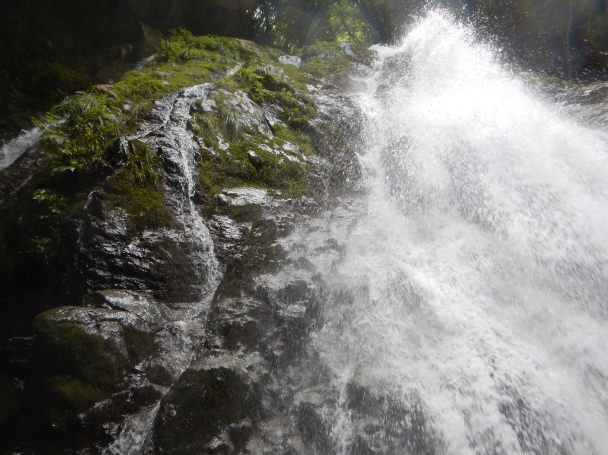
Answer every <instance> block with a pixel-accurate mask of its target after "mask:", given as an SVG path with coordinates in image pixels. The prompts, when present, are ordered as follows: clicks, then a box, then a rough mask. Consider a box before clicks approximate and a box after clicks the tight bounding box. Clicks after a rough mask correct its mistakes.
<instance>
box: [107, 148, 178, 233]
mask: <svg viewBox="0 0 608 455" xmlns="http://www.w3.org/2000/svg"><path fill="white" fill-rule="evenodd" d="M128 151H129V157H128V160H127V162H126V164H125V165H124V166H123V167H122V168H120V169H118V170H117V171H116V172H115V173H114V174H112V175H111V176H110V177H108V179H107V181H106V184H105V189H106V192H107V198H108V200H109V202H110V203H111V204H112V205H114V206H116V207H122V208H124V209H125V210H126V212H127V214H128V216H129V225H130V227H131V229H132V230H133V231H135V232H141V231H143V230H145V229H154V228H160V227H164V226H167V225H169V223H170V221H171V213H170V212H169V209H168V208H167V207H166V205H165V198H164V195H163V188H162V182H163V172H162V159H161V157H160V156H159V155H158V154H156V153H155V152H154V150H152V148H151V147H150V146H149V145H148V144H145V143H143V142H139V141H131V142H130V143H129V147H128Z"/></svg>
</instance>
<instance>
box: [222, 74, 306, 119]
mask: <svg viewBox="0 0 608 455" xmlns="http://www.w3.org/2000/svg"><path fill="white" fill-rule="evenodd" d="M278 71H280V72H281V73H283V74H279V73H278ZM218 85H219V87H220V88H223V89H225V90H228V91H236V90H239V89H240V90H244V91H245V92H246V93H247V94H248V95H249V97H250V98H251V99H252V100H253V101H255V102H256V103H258V104H264V103H274V104H277V105H278V106H280V107H281V108H282V112H281V113H280V115H279V118H280V119H281V120H283V121H284V122H286V123H287V124H288V125H289V126H290V127H292V128H298V129H301V128H304V127H306V126H307V125H308V122H309V121H310V120H312V119H314V118H316V110H315V107H314V103H313V101H312V99H311V98H310V97H309V96H308V95H307V94H306V92H307V91H308V89H307V88H306V86H305V85H304V84H302V83H301V82H299V81H297V80H294V79H290V78H288V77H287V76H286V75H285V74H284V71H283V70H282V69H281V68H278V67H277V66H276V65H268V64H266V65H265V66H259V65H254V66H246V67H243V68H241V69H239V71H237V72H236V73H235V74H234V75H233V76H232V77H228V78H225V79H224V80H222V81H221V82H220V83H219V84H218Z"/></svg>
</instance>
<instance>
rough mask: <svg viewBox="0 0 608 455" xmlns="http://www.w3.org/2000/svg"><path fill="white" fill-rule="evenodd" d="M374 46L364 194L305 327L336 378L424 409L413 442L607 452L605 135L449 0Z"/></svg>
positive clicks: (444, 448)
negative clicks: (312, 322)
mask: <svg viewBox="0 0 608 455" xmlns="http://www.w3.org/2000/svg"><path fill="white" fill-rule="evenodd" d="M376 50H377V51H378V59H377V62H376V65H375V68H374V70H373V71H371V72H370V74H369V76H368V77H366V78H364V79H363V80H362V81H361V82H362V84H361V85H362V86H364V87H365V88H364V89H361V91H360V92H359V93H356V94H355V95H354V97H355V100H356V102H357V103H358V105H359V106H360V108H361V109H362V111H363V112H364V114H365V117H366V122H367V125H366V138H367V143H366V144H365V147H364V149H365V152H364V153H363V154H362V156H361V161H362V163H363V165H364V167H365V169H366V175H367V176H366V179H367V185H368V188H369V196H368V205H367V206H368V209H367V213H366V214H364V215H363V216H362V217H361V219H360V220H359V221H358V223H357V224H356V225H355V226H354V227H353V228H352V230H351V231H350V233H349V234H348V237H347V238H346V239H345V244H346V250H345V253H344V260H343V261H342V262H341V263H340V264H338V265H337V266H335V269H332V272H331V273H329V272H328V275H331V278H330V281H331V283H330V288H331V289H332V291H331V295H330V298H329V299H328V302H327V304H326V306H325V321H326V322H325V324H324V326H323V328H322V329H320V331H319V332H318V333H317V334H316V335H315V336H314V340H313V342H314V345H315V347H316V348H317V349H318V350H319V352H320V353H321V358H322V359H323V361H324V362H325V363H326V364H327V365H329V366H330V367H331V368H332V369H333V372H334V376H335V378H336V379H335V382H336V387H337V388H338V389H340V388H341V384H342V385H346V384H347V383H358V384H361V385H363V386H364V387H366V388H367V389H368V390H370V391H371V393H375V394H377V395H378V396H387V397H390V399H391V400H394V401H396V402H399V403H401V405H402V406H403V408H404V409H412V408H415V409H417V410H420V412H421V413H422V414H423V415H424V422H425V425H424V429H423V430H421V429H420V428H417V429H415V428H414V427H413V426H412V425H410V430H411V431H419V432H420V431H422V432H424V433H425V434H421V435H415V438H418V439H419V440H422V439H428V440H430V441H431V442H430V443H426V445H424V447H423V448H420V447H418V446H416V445H415V444H414V445H413V446H414V448H416V447H418V449H417V450H420V451H421V452H423V451H424V452H426V453H430V452H436V453H447V454H458V455H463V454H520V453H522V454H523V453H535V454H606V453H608V134H606V132H605V131H602V130H600V129H594V128H596V127H590V126H588V125H585V124H583V122H582V121H581V119H580V118H579V117H576V116H573V115H572V114H571V113H569V112H568V110H567V109H565V108H564V106H560V105H558V104H555V103H553V102H551V101H549V98H548V97H545V96H543V95H542V94H539V93H536V92H534V91H533V90H532V89H530V88H528V87H527V85H526V84H525V83H524V82H523V80H522V79H520V78H519V77H518V76H517V74H515V73H513V72H511V71H510V70H508V69H507V68H506V67H505V66H503V65H501V63H500V62H499V61H498V59H497V57H496V54H495V53H494V52H493V49H492V48H491V47H490V46H487V45H485V44H482V43H480V41H479V40H477V38H476V36H475V33H474V32H473V31H472V30H471V29H470V28H469V27H467V26H464V25H461V24H459V23H458V21H456V20H455V19H454V18H453V17H451V16H450V14H449V13H447V12H445V11H443V10H432V11H430V12H428V13H427V14H426V16H425V17H423V18H421V19H420V20H419V21H417V23H416V24H415V26H413V27H412V28H411V29H410V30H409V32H408V33H407V34H406V35H405V37H404V38H403V40H402V42H401V43H400V44H398V45H395V46H392V47H378V48H377V49H376ZM338 407H339V408H340V406H338ZM370 412H372V413H373V412H376V413H378V412H381V410H380V411H379V410H370ZM330 420H332V423H333V425H334V435H333V436H334V439H335V441H336V444H337V445H338V446H340V447H342V449H343V452H344V453H351V452H352V450H351V449H349V447H351V446H349V444H352V441H353V438H354V436H355V435H356V434H357V431H358V430H357V429H355V428H354V427H353V425H354V423H353V421H352V419H351V412H350V411H349V410H348V409H346V408H345V407H344V406H342V407H341V408H340V409H338V411H336V415H335V416H333V417H332V418H331V419H330ZM380 421H382V419H381V420H380ZM400 428H406V429H407V428H408V425H407V424H403V425H402V426H401V427H400ZM404 431H405V430H404ZM410 439H411V438H410ZM405 449H406V448H405V447H403V448H402V450H399V447H393V450H395V451H394V453H404V451H405ZM409 449H410V450H412V447H411V445H410V447H409ZM391 453H393V452H391Z"/></svg>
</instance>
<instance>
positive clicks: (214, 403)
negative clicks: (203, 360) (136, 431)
mask: <svg viewBox="0 0 608 455" xmlns="http://www.w3.org/2000/svg"><path fill="white" fill-rule="evenodd" d="M259 400H260V397H259V396H258V393H257V391H256V388H255V386H254V385H253V384H252V383H251V380H250V379H249V378H248V377H247V375H246V374H245V372H244V371H240V370H239V369H238V368H237V367H235V366H231V365H226V366H222V365H217V366H212V367H208V368H207V367H204V368H201V369H197V368H194V369H190V370H187V371H186V372H185V373H184V374H183V375H182V376H181V377H180V378H179V380H178V382H177V383H176V384H175V385H174V386H173V388H172V389H171V391H170V392H169V393H168V394H167V395H166V396H165V397H164V398H163V400H162V404H161V409H160V411H159V414H158V417H157V420H156V425H155V432H154V440H155V443H156V447H157V449H158V450H159V451H161V452H162V453H168V454H190V453H208V452H207V450H209V449H210V447H209V446H210V445H211V443H212V440H213V439H214V438H215V437H217V436H220V434H221V433H222V431H223V430H224V428H227V427H229V426H230V425H231V424H238V423H240V422H241V421H243V420H246V419H251V418H253V417H255V416H257V415H258V413H259ZM240 442H241V444H242V443H243V441H240Z"/></svg>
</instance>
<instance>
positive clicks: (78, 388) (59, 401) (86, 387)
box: [47, 375, 108, 412]
mask: <svg viewBox="0 0 608 455" xmlns="http://www.w3.org/2000/svg"><path fill="white" fill-rule="evenodd" d="M47 384H48V387H49V392H50V393H51V395H52V397H51V400H52V401H53V402H54V403H55V405H56V406H57V407H58V408H60V409H64V410H72V411H76V412H80V411H83V410H85V409H87V408H89V407H91V406H92V405H94V404H95V403H97V402H99V401H101V400H103V399H105V398H107V397H108V392H107V391H104V390H101V389H99V388H97V387H94V386H92V385H90V384H87V383H85V382H82V381H80V380H78V379H76V378H74V377H72V376H67V375H62V376H51V377H49V378H48V379H47Z"/></svg>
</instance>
